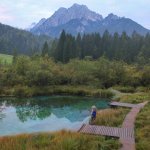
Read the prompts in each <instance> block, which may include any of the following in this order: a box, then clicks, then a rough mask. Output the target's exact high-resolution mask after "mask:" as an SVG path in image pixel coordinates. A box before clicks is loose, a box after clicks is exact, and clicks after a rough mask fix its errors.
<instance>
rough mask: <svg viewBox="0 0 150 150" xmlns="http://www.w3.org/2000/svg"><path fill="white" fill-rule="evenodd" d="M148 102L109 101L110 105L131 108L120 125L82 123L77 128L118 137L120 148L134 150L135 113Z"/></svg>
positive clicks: (87, 132)
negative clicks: (119, 126)
mask: <svg viewBox="0 0 150 150" xmlns="http://www.w3.org/2000/svg"><path fill="white" fill-rule="evenodd" d="M147 103H148V102H144V103H140V104H129V103H119V102H111V103H110V105H111V106H121V107H129V108H132V109H131V111H130V112H129V113H128V114H127V115H126V117H125V119H124V121H123V124H122V127H121V128H117V127H106V126H95V125H86V124H83V125H82V127H81V128H80V129H79V132H80V133H86V134H94V135H104V136H111V137H119V141H120V143H121V144H122V148H121V150H135V138H134V123H135V119H136V116H137V114H138V113H139V111H140V110H141V108H143V107H144V106H145V105H146V104H147Z"/></svg>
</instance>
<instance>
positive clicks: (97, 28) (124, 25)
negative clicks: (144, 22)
mask: <svg viewBox="0 0 150 150" xmlns="http://www.w3.org/2000/svg"><path fill="white" fill-rule="evenodd" d="M63 29H64V30H65V31H66V32H68V33H71V34H72V35H77V34H78V33H81V34H84V33H93V32H98V33H100V34H103V33H104V31H105V30H108V31H109V32H110V33H111V34H113V33H115V32H118V33H119V34H121V33H122V32H124V31H125V32H126V33H127V34H128V35H131V34H132V33H133V32H134V31H136V32H137V33H139V34H141V35H145V34H146V33H148V32H150V30H148V29H146V28H144V27H143V26H141V25H140V24H138V23H136V22H135V21H133V20H131V19H129V18H125V17H118V16H117V15H114V14H112V13H111V14H109V15H108V16H107V17H105V18H103V16H102V15H100V14H98V13H96V12H94V11H91V10H90V9H88V7H87V6H85V5H79V4H74V5H73V6H71V7H70V8H68V9H67V8H59V9H58V10H57V11H56V12H55V13H54V14H53V15H52V16H51V17H49V18H47V19H45V18H42V19H41V20H40V21H39V22H38V23H37V24H35V25H34V26H32V28H30V30H29V31H30V32H32V33H34V34H37V35H41V34H44V35H48V36H51V37H59V35H60V34H61V32H62V30H63Z"/></svg>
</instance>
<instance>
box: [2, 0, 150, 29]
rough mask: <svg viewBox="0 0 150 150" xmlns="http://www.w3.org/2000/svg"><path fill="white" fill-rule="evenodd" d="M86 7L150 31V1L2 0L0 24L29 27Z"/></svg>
mask: <svg viewBox="0 0 150 150" xmlns="http://www.w3.org/2000/svg"><path fill="white" fill-rule="evenodd" d="M74 3H78V4H84V5H87V7H88V8H89V9H91V10H93V11H95V12H97V13H99V14H101V15H102V16H103V17H106V16H107V15H108V14H110V13H114V14H116V15H118V16H120V17H126V18H130V19H132V20H134V21H136V22H137V23H139V24H141V25H142V26H144V27H145V28H148V29H150V0H0V22H1V23H3V24H7V25H11V26H14V27H18V28H27V27H28V26H29V25H30V24H32V23H33V22H38V21H39V20H40V19H41V18H49V17H50V16H51V15H52V14H53V13H54V12H55V11H56V10H57V9H58V8H60V7H65V8H68V7H70V6H72V5H73V4H74Z"/></svg>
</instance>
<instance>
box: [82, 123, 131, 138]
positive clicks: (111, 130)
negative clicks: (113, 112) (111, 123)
mask: <svg viewBox="0 0 150 150" xmlns="http://www.w3.org/2000/svg"><path fill="white" fill-rule="evenodd" d="M79 132H80V133H88V134H94V135H104V136H111V137H118V138H119V137H122V138H133V137H134V130H132V129H129V128H117V127H106V126H96V125H86V124H83V126H82V127H81V129H80V130H79Z"/></svg>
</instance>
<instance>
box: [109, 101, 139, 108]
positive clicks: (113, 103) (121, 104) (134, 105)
mask: <svg viewBox="0 0 150 150" xmlns="http://www.w3.org/2000/svg"><path fill="white" fill-rule="evenodd" d="M110 105H111V106H121V107H129V108H133V107H137V106H138V105H137V104H129V103H120V102H111V103H110Z"/></svg>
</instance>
